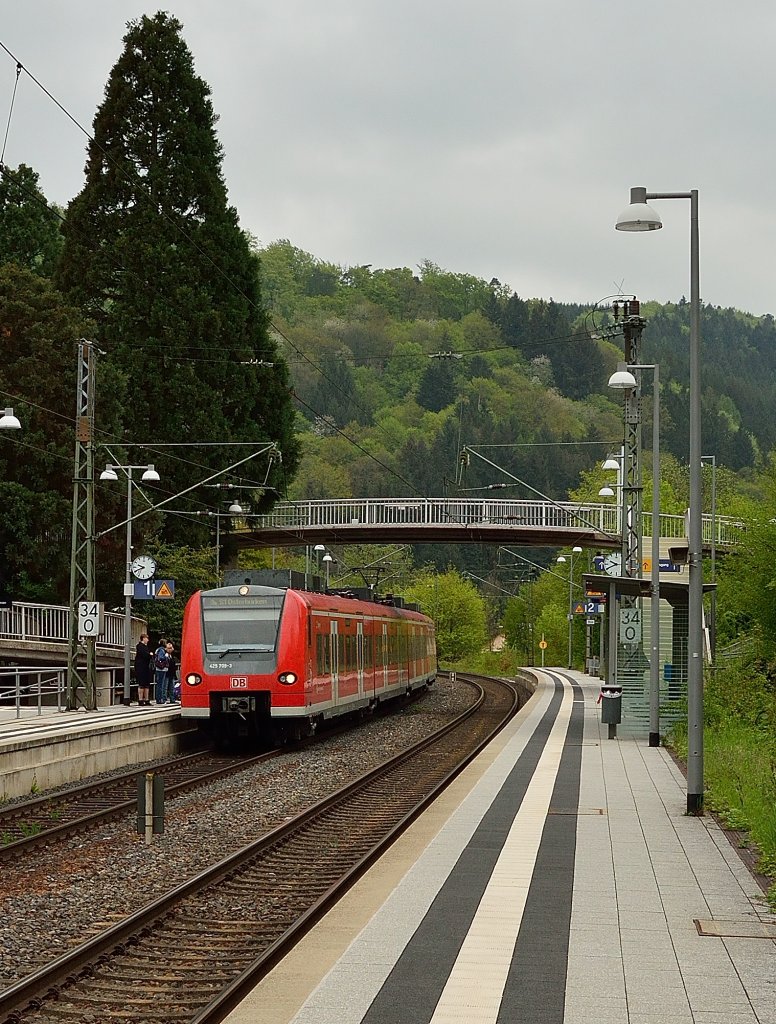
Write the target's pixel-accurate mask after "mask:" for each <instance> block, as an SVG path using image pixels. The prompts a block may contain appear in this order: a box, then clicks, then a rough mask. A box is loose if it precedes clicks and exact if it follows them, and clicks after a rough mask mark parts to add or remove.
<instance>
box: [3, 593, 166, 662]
mask: <svg viewBox="0 0 776 1024" xmlns="http://www.w3.org/2000/svg"><path fill="white" fill-rule="evenodd" d="M145 628H146V624H145V621H144V620H142V619H136V618H133V619H132V640H133V642H134V643H137V641H138V640H139V639H140V634H141V632H143V631H144V630H145ZM0 640H23V641H41V642H43V641H45V642H49V643H62V644H66V643H68V642H69V640H70V608H69V607H67V606H63V605H50V604H33V603H31V602H26V601H18V602H14V604H13V607H11V608H2V609H0ZM97 643H98V646H99V647H102V648H105V649H110V650H116V651H122V650H123V649H124V614H123V613H121V612H106V613H105V616H104V618H103V632H102V634H101V635H100V636H99V637H98V639H97Z"/></svg>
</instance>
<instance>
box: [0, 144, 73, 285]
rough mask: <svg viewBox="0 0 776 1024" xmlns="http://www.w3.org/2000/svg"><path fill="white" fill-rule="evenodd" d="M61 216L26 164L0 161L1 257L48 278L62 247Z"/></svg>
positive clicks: (35, 174) (33, 172) (5, 261)
mask: <svg viewBox="0 0 776 1024" xmlns="http://www.w3.org/2000/svg"><path fill="white" fill-rule="evenodd" d="M60 219H61V218H60V215H59V213H58V212H57V210H55V209H54V208H53V207H51V206H49V204H48V203H47V202H46V197H45V196H44V195H43V193H42V192H41V190H40V188H39V187H38V175H37V172H36V171H34V170H33V169H32V168H31V167H28V166H27V165H26V164H19V166H18V167H17V169H16V170H15V171H14V170H11V168H10V167H5V166H4V165H3V164H0V259H2V261H3V262H4V263H10V262H13V263H18V264H19V266H20V267H26V268H27V269H28V270H32V271H34V272H35V273H36V274H40V275H42V276H43V277H50V276H51V274H52V272H53V270H54V266H55V264H56V260H57V257H58V255H59V252H60V250H61V248H62V235H61V234H60V231H59V224H60Z"/></svg>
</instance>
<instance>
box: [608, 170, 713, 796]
mask: <svg viewBox="0 0 776 1024" xmlns="http://www.w3.org/2000/svg"><path fill="white" fill-rule="evenodd" d="M650 199H689V200H690V508H689V518H690V527H689V530H688V534H689V536H688V539H687V540H688V550H687V561H688V563H689V569H690V580H689V585H688V637H687V813H688V814H702V813H703V532H702V506H701V499H702V480H701V450H702V449H701V367H700V348H701V300H700V256H699V250H700V245H699V240H698V190H697V189H692V190H691V191H690V192H647V190H646V188H643V187H637V188H632V189H631V191H630V205H629V206H627V207H626V208H625V209H624V210H623V212H622V213H621V214H620V216H619V217H618V218H617V223H616V225H615V227H616V228H617V230H618V231H654V230H656V229H658V228H661V227H662V226H663V225H662V222H661V220H660V216H659V214H657V213H656V212H655V211H654V210H653V209H652V207H651V206H649V205H648V202H647V201H648V200H650Z"/></svg>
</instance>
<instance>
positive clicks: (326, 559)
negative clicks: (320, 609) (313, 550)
mask: <svg viewBox="0 0 776 1024" xmlns="http://www.w3.org/2000/svg"><path fill="white" fill-rule="evenodd" d="M333 561H334V559H333V558H332V557H331V555H330V554H329V553H328V551H327V552H326V554H325V555H324V556H323V563H324V565H325V566H326V590H327V591H328V589H329V566H330V565H331V563H332V562H333Z"/></svg>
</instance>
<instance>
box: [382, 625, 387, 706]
mask: <svg viewBox="0 0 776 1024" xmlns="http://www.w3.org/2000/svg"><path fill="white" fill-rule="evenodd" d="M382 626H383V642H382V645H381V646H382V670H383V690H384V691H385V690H387V689H388V623H387V622H384V623H383V624H382Z"/></svg>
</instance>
